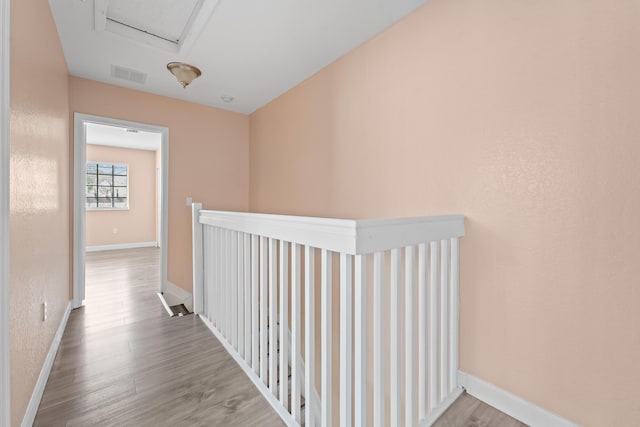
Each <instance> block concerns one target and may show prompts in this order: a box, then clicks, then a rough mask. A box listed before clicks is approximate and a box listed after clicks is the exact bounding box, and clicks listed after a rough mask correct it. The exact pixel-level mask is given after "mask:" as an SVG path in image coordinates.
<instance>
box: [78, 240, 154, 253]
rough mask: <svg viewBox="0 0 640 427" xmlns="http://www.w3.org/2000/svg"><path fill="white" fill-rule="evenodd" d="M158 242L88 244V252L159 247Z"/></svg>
mask: <svg viewBox="0 0 640 427" xmlns="http://www.w3.org/2000/svg"><path fill="white" fill-rule="evenodd" d="M157 247H158V242H136V243H119V244H116V245H98V246H87V247H86V249H85V250H86V251H87V252H98V251H113V250H116V249H136V248H157Z"/></svg>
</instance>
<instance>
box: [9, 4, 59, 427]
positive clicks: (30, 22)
mask: <svg viewBox="0 0 640 427" xmlns="http://www.w3.org/2000/svg"><path fill="white" fill-rule="evenodd" d="M10 155H11V159H10V162H11V165H10V174H11V175H10V180H11V181H10V187H11V188H10V192H11V195H10V197H11V199H10V203H11V211H10V233H11V234H10V236H11V237H10V239H11V240H10V251H11V253H10V255H11V259H10V291H11V313H10V316H11V325H10V326H11V419H12V421H11V425H14V426H17V425H20V422H21V421H22V418H23V416H24V412H25V409H26V407H27V404H28V402H29V399H30V398H31V393H32V392H33V387H34V385H35V383H36V380H37V378H38V375H39V374H40V370H41V368H42V364H43V362H44V359H45V356H46V354H47V352H48V350H49V347H50V345H51V342H52V340H53V336H54V334H55V332H56V330H57V328H58V325H59V324H60V321H61V319H62V315H63V313H64V309H65V308H66V305H67V303H68V301H69V282H70V274H69V265H70V264H69V263H70V260H69V244H70V243H69V240H70V224H69V203H70V200H69V165H70V164H69V77H68V75H67V66H66V63H65V60H64V56H63V54H62V48H61V46H60V42H59V40H58V33H57V31H56V27H55V24H54V22H53V18H52V16H51V12H50V9H49V4H48V3H47V2H46V1H42V0H20V1H12V2H11V154H10ZM45 301H46V302H47V303H48V311H49V319H48V320H47V321H46V322H43V321H42V303H43V302H45Z"/></svg>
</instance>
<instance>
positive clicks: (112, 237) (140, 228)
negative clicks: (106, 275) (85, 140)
mask: <svg viewBox="0 0 640 427" xmlns="http://www.w3.org/2000/svg"><path fill="white" fill-rule="evenodd" d="M87 161H90V162H107V163H124V164H128V165H129V209H127V210H87V216H86V218H87V235H86V244H87V246H99V245H117V244H123V243H141V242H155V241H156V216H157V211H156V153H155V151H148V150H131V149H127V148H118V147H105V146H100V145H87ZM114 228H116V229H117V233H114V232H113V229H114Z"/></svg>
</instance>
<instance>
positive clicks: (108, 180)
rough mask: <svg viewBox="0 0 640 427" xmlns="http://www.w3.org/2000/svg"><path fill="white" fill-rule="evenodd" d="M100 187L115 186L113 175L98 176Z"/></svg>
mask: <svg viewBox="0 0 640 427" xmlns="http://www.w3.org/2000/svg"><path fill="white" fill-rule="evenodd" d="M98 185H106V186H109V187H110V186H111V185H113V177H112V176H111V175H99V176H98Z"/></svg>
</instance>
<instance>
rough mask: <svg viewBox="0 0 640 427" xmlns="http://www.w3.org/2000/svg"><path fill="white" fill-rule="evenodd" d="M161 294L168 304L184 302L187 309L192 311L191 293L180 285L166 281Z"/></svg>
mask: <svg viewBox="0 0 640 427" xmlns="http://www.w3.org/2000/svg"><path fill="white" fill-rule="evenodd" d="M162 295H163V296H164V299H165V301H167V304H169V305H179V304H184V306H185V307H187V309H188V310H189V311H193V295H192V294H191V293H190V292H187V291H185V290H184V289H182V288H181V287H180V286H178V285H176V284H174V283H171V282H170V281H168V280H167V281H166V283H165V284H164V290H163V293H162Z"/></svg>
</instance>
